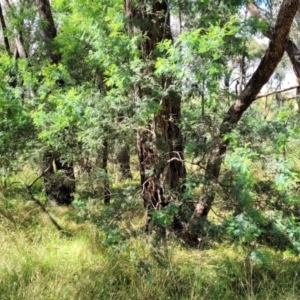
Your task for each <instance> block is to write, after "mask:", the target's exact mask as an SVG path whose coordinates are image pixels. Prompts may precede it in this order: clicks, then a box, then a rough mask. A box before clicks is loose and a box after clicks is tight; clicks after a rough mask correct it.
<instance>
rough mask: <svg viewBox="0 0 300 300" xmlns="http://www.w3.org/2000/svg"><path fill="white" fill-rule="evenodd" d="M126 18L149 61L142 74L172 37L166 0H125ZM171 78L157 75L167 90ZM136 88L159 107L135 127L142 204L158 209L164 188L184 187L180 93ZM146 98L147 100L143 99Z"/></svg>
mask: <svg viewBox="0 0 300 300" xmlns="http://www.w3.org/2000/svg"><path fill="white" fill-rule="evenodd" d="M124 9H125V13H126V16H127V18H128V32H129V34H130V35H134V34H135V32H138V31H140V33H141V35H142V37H143V40H142V41H141V43H140V49H141V57H142V59H143V60H144V61H147V62H149V64H148V66H147V67H145V68H144V70H143V72H144V74H145V75H148V74H151V73H152V72H153V71H154V67H153V62H154V61H155V59H156V54H155V49H156V46H157V44H158V43H160V42H161V41H163V40H165V39H166V40H172V35H171V30H170V14H169V9H168V3H167V1H165V0H163V1H158V0H156V1H152V2H150V1H149V3H145V2H144V1H136V2H135V3H134V4H133V1H132V0H125V1H124ZM171 82H172V79H171V78H160V85H161V87H162V89H163V90H167V89H168V88H169V87H170V85H171ZM136 92H137V94H138V95H139V97H140V98H141V99H143V98H145V99H146V98H155V101H156V103H159V104H160V107H161V110H160V112H158V113H157V114H156V116H155V117H154V119H153V121H152V122H151V123H150V124H149V125H148V127H147V128H145V129H143V130H139V131H138V137H137V149H138V157H139V166H140V177H141V187H142V194H143V199H144V204H145V207H146V208H147V209H148V211H153V210H160V209H161V208H163V207H164V206H166V205H168V203H169V199H167V197H166V192H165V188H166V189H168V190H169V191H170V192H171V193H174V194H177V196H179V195H180V194H181V193H182V191H183V184H184V180H185V174H186V171H185V166H184V162H183V161H184V157H183V143H182V135H181V132H180V128H179V122H180V118H181V97H180V95H179V94H178V93H177V92H175V91H174V92H172V91H171V92H169V93H168V95H166V96H161V97H160V98H158V97H157V95H156V94H155V91H152V90H151V89H149V88H145V87H143V85H142V84H139V85H138V86H137V87H136ZM145 101H148V100H145Z"/></svg>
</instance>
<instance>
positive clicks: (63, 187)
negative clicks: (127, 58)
mask: <svg viewBox="0 0 300 300" xmlns="http://www.w3.org/2000/svg"><path fill="white" fill-rule="evenodd" d="M38 12H39V16H40V18H41V19H43V20H44V21H45V25H44V26H43V27H42V30H43V35H44V43H45V45H44V46H45V49H46V53H47V56H48V57H49V59H50V62H51V64H58V63H59V62H60V60H61V55H60V54H59V53H56V52H55V51H54V50H53V41H54V39H55V37H56V35H57V32H56V27H55V24H54V20H53V17H52V13H51V6H50V2H49V0H38ZM60 84H61V82H60ZM43 160H44V161H43V165H44V167H45V168H49V170H48V171H47V172H46V173H45V174H44V182H45V190H46V194H47V196H48V198H49V199H50V200H51V201H52V202H55V203H56V204H58V205H70V204H71V203H72V201H73V200H74V196H73V194H74V192H75V176H74V166H73V163H66V162H62V161H61V155H60V154H59V153H56V152H52V151H47V152H46V153H45V154H44V158H43Z"/></svg>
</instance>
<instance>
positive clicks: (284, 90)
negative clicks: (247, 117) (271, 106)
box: [255, 85, 300, 100]
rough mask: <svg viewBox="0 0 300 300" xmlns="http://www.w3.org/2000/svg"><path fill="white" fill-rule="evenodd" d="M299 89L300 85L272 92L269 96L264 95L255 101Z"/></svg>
mask: <svg viewBox="0 0 300 300" xmlns="http://www.w3.org/2000/svg"><path fill="white" fill-rule="evenodd" d="M297 88H300V85H296V86H291V87H288V88H285V89H283V90H280V91H274V92H270V93H267V94H264V95H259V96H257V97H256V98H255V100H257V99H260V98H264V97H268V96H271V95H274V94H279V93H283V92H286V91H290V90H293V89H297Z"/></svg>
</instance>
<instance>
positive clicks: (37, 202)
mask: <svg viewBox="0 0 300 300" xmlns="http://www.w3.org/2000/svg"><path fill="white" fill-rule="evenodd" d="M49 168H50V167H48V168H47V169H46V170H44V171H43V172H42V174H41V175H39V176H38V177H37V178H35V179H34V180H33V181H32V182H31V184H29V185H28V184H25V182H24V181H23V180H22V179H21V178H20V181H21V183H22V184H23V186H24V189H25V190H26V192H27V194H28V195H29V196H30V199H31V200H32V201H33V202H35V203H36V204H37V205H38V206H39V207H40V209H41V211H42V212H44V213H45V214H46V215H47V216H48V218H49V220H50V221H51V223H52V224H53V225H54V226H55V228H56V229H57V230H59V231H63V228H62V227H61V226H60V225H59V224H58V223H57V221H56V220H55V219H54V218H53V217H52V216H51V214H50V213H49V212H48V210H47V209H46V206H45V205H44V204H43V203H42V202H41V201H40V200H39V199H37V198H35V197H34V195H33V193H32V191H31V187H32V186H33V185H34V184H35V183H36V182H37V181H38V180H39V179H40V178H41V177H42V176H43V175H44V174H45V173H46V172H47V171H48V170H49Z"/></svg>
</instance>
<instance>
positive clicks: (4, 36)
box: [0, 2, 10, 53]
mask: <svg viewBox="0 0 300 300" xmlns="http://www.w3.org/2000/svg"><path fill="white" fill-rule="evenodd" d="M0 22H1V27H2V33H3V39H4V46H5V50H6V51H7V53H10V46H9V41H8V37H7V35H6V30H7V27H6V23H5V20H4V16H3V10H2V6H1V2H0Z"/></svg>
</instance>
